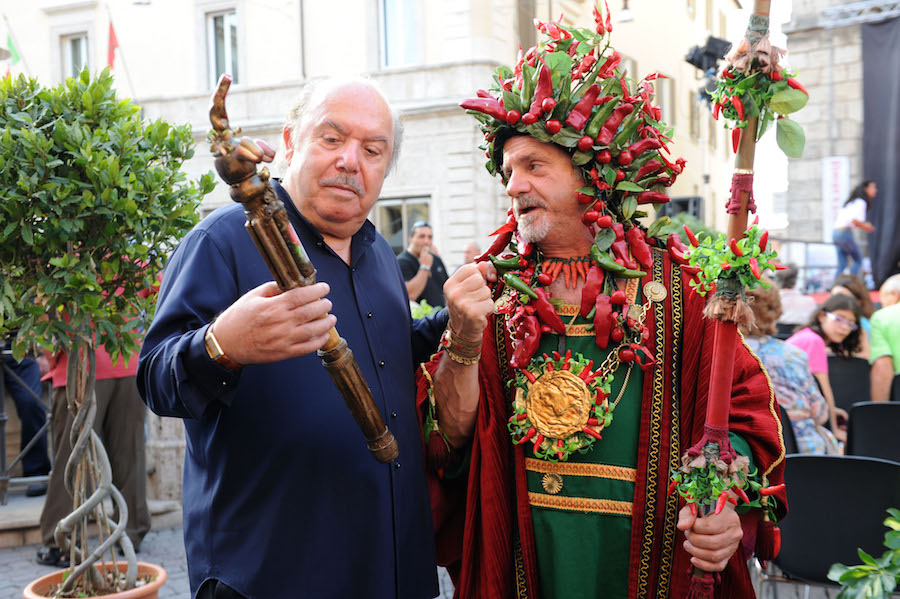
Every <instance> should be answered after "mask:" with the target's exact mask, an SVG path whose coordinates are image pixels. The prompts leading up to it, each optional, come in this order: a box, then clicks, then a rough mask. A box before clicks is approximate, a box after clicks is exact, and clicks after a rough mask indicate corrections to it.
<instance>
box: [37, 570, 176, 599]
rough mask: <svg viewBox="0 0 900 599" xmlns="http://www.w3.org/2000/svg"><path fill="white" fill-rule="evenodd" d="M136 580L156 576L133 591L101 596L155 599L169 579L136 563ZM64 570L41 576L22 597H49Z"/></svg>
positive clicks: (43, 598)
mask: <svg viewBox="0 0 900 599" xmlns="http://www.w3.org/2000/svg"><path fill="white" fill-rule="evenodd" d="M118 566H119V570H122V571H123V572H124V571H125V570H126V569H127V568H128V564H127V563H122V562H119V563H118ZM137 568H138V578H140V577H142V576H154V575H155V576H156V578H155V579H154V580H153V582H148V583H147V584H145V585H143V586H139V587H135V588H133V589H130V590H127V591H122V592H121V593H113V594H112V595H103V598H104V599H156V597H158V596H159V587H161V586H162V585H164V584H165V583H166V580H167V579H168V578H169V576H168V574H166V571H165V570H163V569H162V567H160V566H156V565H154V564H147V563H145V562H138V565H137ZM63 572H65V570H57V571H56V572H53V573H51V574H47V575H46V576H42V577H40V578H38V579H37V580H35V581H34V582H32V583H31V584H29V585H28V586H27V587H25V590H24V591H22V597H24V598H25V599H45V598H47V597H50V596H51V595H50V588H51V587H53V586H56V585H58V584H59V583H60V581H62V575H63Z"/></svg>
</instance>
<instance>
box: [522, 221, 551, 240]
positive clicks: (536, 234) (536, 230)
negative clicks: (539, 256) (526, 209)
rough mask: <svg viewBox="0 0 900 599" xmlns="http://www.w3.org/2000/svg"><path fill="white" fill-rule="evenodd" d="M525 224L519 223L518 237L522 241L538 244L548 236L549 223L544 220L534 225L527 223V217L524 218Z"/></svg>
mask: <svg viewBox="0 0 900 599" xmlns="http://www.w3.org/2000/svg"><path fill="white" fill-rule="evenodd" d="M525 219H526V222H519V227H518V230H519V237H521V238H522V239H523V240H524V241H527V242H529V243H538V242H540V241H543V240H544V239H546V238H547V235H549V234H550V226H551V225H550V222H548V221H547V220H546V219H544V220H538V222H536V223H529V222H527V220H529V219H528V217H527V216H526V217H525Z"/></svg>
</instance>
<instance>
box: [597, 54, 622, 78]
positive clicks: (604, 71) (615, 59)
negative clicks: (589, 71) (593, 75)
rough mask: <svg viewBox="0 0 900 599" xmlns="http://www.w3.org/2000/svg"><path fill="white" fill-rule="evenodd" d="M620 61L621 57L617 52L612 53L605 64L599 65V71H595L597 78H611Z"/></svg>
mask: <svg viewBox="0 0 900 599" xmlns="http://www.w3.org/2000/svg"><path fill="white" fill-rule="evenodd" d="M621 60H622V56H621V55H620V54H619V53H618V52H617V51H615V52H613V53H612V54H611V55H610V57H609V58H607V59H606V62H604V63H603V64H602V65H600V69H598V71H597V78H598V79H608V78H609V77H612V76H613V75H614V74H615V70H616V67H617V66H619V62H621Z"/></svg>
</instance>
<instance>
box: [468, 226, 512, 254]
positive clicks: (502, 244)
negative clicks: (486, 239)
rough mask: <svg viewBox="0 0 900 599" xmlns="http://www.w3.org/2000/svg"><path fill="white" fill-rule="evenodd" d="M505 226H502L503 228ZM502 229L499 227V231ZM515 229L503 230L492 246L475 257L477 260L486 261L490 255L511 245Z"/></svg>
mask: <svg viewBox="0 0 900 599" xmlns="http://www.w3.org/2000/svg"><path fill="white" fill-rule="evenodd" d="M502 228H503V227H501V229H502ZM499 230H500V229H498V231H499ZM512 236H513V231H511V230H507V231H503V233H501V234H499V235H498V236H497V238H496V239H495V240H494V241H493V243H491V247H489V248H488V249H487V250H485V252H484V253H483V254H481V255H480V256H478V257H477V258H475V262H484V261H485V260H487V259H488V256H491V255H494V256H496V255H497V254H499V253H501V252H502V251H503V250H505V249H506V246H508V245H509V242H510V241H512Z"/></svg>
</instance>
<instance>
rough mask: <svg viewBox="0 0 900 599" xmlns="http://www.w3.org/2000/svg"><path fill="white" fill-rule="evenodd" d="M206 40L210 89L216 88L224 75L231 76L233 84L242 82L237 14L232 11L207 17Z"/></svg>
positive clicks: (211, 14)
mask: <svg viewBox="0 0 900 599" xmlns="http://www.w3.org/2000/svg"><path fill="white" fill-rule="evenodd" d="M206 39H207V43H208V52H207V53H208V64H209V85H210V87H211V88H213V87H215V86H216V83H217V82H218V80H219V76H220V75H221V74H222V73H228V74H229V75H231V81H232V83H238V82H240V76H239V73H238V35H237V13H236V12H235V11H233V10H231V11H226V12H218V13H210V14H208V15H206Z"/></svg>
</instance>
